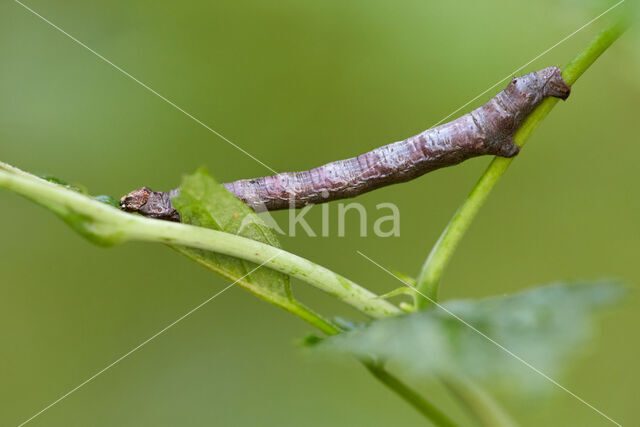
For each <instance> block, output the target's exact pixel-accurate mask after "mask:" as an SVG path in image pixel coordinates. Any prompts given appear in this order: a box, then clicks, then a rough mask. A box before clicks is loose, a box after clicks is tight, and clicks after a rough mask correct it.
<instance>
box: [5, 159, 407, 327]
mask: <svg viewBox="0 0 640 427" xmlns="http://www.w3.org/2000/svg"><path fill="white" fill-rule="evenodd" d="M0 187H4V188H7V189H9V190H13V191H15V192H16V193H19V194H22V195H23V196H26V197H27V198H29V199H32V200H33V201H35V202H36V203H39V204H41V205H43V206H45V207H47V208H49V209H51V210H52V211H54V212H56V213H57V214H58V215H59V216H60V217H61V218H63V219H64V220H65V221H66V222H67V223H69V225H71V226H72V227H73V228H75V229H76V231H78V232H80V233H81V234H83V235H84V236H85V237H87V238H88V239H90V240H91V241H93V242H94V243H97V244H101V245H105V246H108V245H113V244H116V243H121V242H124V241H127V240H139V241H146V242H159V243H166V244H170V245H183V246H189V247H193V248H199V249H204V250H210V251H213V252H217V253H221V254H225V255H230V256H233V257H237V258H241V259H245V260H247V261H252V262H254V263H257V264H263V265H264V266H266V267H268V268H271V269H274V270H277V271H280V272H282V273H285V274H288V275H290V276H293V277H297V278H299V279H301V280H303V281H305V282H307V283H309V284H311V285H313V286H315V287H317V288H318V289H321V290H323V291H325V292H327V293H329V294H331V295H333V296H335V297H336V298H339V299H340V300H342V301H344V302H345V303H347V304H350V305H351V306H353V307H355V308H356V309H358V310H360V311H362V312H363V313H365V314H367V315H369V316H371V317H374V318H380V317H384V316H388V315H392V314H397V313H400V310H399V309H398V308H397V307H396V306H395V305H393V304H391V303H389V302H388V301H385V300H383V299H379V298H377V295H376V294H374V293H372V292H370V291H368V290H367V289H365V288H362V287H361V286H359V285H357V284H356V283H354V282H352V281H351V280H348V279H346V278H344V277H342V276H340V275H339V274H336V273H334V272H333V271H331V270H329V269H327V268H325V267H322V266H320V265H318V264H315V263H313V262H311V261H309V260H307V259H305V258H302V257H299V256H297V255H294V254H292V253H289V252H286V251H284V250H282V249H279V248H275V247H273V246H269V245H267V244H264V243H260V242H257V241H255V240H251V239H247V238H244V237H240V236H236V235H233V234H228V233H224V232H221V231H216V230H210V229H206V228H202V227H195V226H192V225H187V224H179V223H173V222H167V221H158V220H153V219H148V218H144V217H142V216H138V215H131V214H127V213H124V212H121V211H120V210H118V209H116V208H114V207H112V206H109V205H106V204H104V203H101V202H98V201H95V200H93V199H92V198H90V197H88V196H85V195H83V194H80V193H77V192H75V191H72V190H69V189H67V188H65V187H63V186H60V185H56V184H52V183H50V182H47V181H45V180H43V179H40V178H38V177H36V176H33V175H31V174H28V173H26V172H24V171H20V170H19V169H17V168H13V167H11V166H9V165H3V164H0ZM265 299H268V298H265ZM273 302H274V303H275V304H277V305H280V306H283V305H282V304H279V303H280V301H273ZM283 308H285V309H287V310H289V311H292V312H293V313H294V314H300V313H301V311H300V310H302V309H301V308H300V307H298V306H296V307H293V306H291V307H287V306H283ZM309 319H310V318H309V317H308V315H307V317H306V318H305V320H309ZM316 326H317V325H316ZM325 329H326V327H325Z"/></svg>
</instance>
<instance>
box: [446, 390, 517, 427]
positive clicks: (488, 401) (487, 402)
mask: <svg viewBox="0 0 640 427" xmlns="http://www.w3.org/2000/svg"><path fill="white" fill-rule="evenodd" d="M440 380H441V382H442V384H444V386H445V387H446V388H447V389H448V390H449V391H450V392H451V393H452V394H453V395H454V396H455V397H456V398H457V400H458V401H459V402H461V403H463V404H464V406H465V407H466V408H467V410H468V412H469V414H470V415H471V416H472V417H473V418H475V420H476V421H477V422H478V423H479V424H480V425H482V426H485V427H516V426H517V424H516V423H515V421H513V419H511V417H510V416H509V414H507V413H506V412H505V410H504V409H503V408H502V407H501V406H500V405H499V404H498V402H496V401H495V400H494V399H493V397H492V396H491V395H490V394H489V393H487V392H486V391H485V390H483V389H482V387H480V386H478V384H476V383H475V382H473V381H471V380H468V379H467V380H463V379H461V378H458V379H457V380H453V379H448V378H440Z"/></svg>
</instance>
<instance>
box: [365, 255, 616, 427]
mask: <svg viewBox="0 0 640 427" xmlns="http://www.w3.org/2000/svg"><path fill="white" fill-rule="evenodd" d="M356 252H357V253H358V255H361V256H362V257H363V258H365V259H366V260H367V261H369V262H371V263H372V264H374V265H375V266H377V267H378V268H380V269H381V270H383V271H385V272H386V273H388V274H389V275H390V276H392V277H394V278H395V279H397V280H399V281H400V282H401V283H403V284H404V285H405V286H406V287H408V288H410V289H413V290H414V291H416V292H417V293H419V294H420V295H422V296H423V297H425V298H426V299H427V300H428V301H429V302H430V303H432V304H434V305H435V306H436V307H438V308H440V309H441V310H443V311H444V312H445V313H447V314H449V315H450V316H452V317H453V318H455V319H456V320H458V321H459V322H460V323H462V324H463V325H465V326H467V327H468V328H470V329H471V330H473V331H474V332H476V333H478V334H479V335H480V336H482V337H483V338H485V339H486V340H487V341H489V342H490V343H492V344H494V345H496V346H497V347H498V348H499V349H501V350H502V351H504V352H505V353H507V354H508V355H509V356H511V357H513V358H515V359H516V360H518V361H519V362H522V363H523V364H524V365H525V366H527V367H528V368H530V369H531V370H532V371H534V372H535V373H537V374H538V375H540V376H542V377H543V378H544V379H546V380H548V381H549V382H550V383H552V384H553V385H555V386H557V387H558V388H560V389H562V390H564V391H565V392H567V393H569V394H570V395H571V396H573V397H574V398H576V399H577V400H579V401H580V402H582V403H583V404H585V405H586V406H588V407H589V408H591V409H593V410H594V411H595V412H597V413H598V414H600V415H602V416H603V417H604V418H606V419H607V420H609V421H611V422H612V423H613V424H615V425H617V426H619V427H622V424H620V423H618V422H617V421H615V420H614V419H613V418H611V417H609V416H608V415H607V414H605V413H604V412H602V411H601V410H599V409H598V408H596V407H595V406H593V405H591V404H590V403H589V402H587V401H586V400H584V399H583V398H581V397H580V396H578V395H577V394H575V393H574V392H572V391H571V390H569V389H568V388H566V387H565V386H563V385H562V384H560V383H559V382H557V381H556V380H554V379H553V378H551V377H550V376H548V375H547V374H545V373H544V372H542V371H541V370H539V369H538V368H536V367H535V366H533V365H532V364H530V363H529V362H527V361H526V360H524V359H523V358H521V357H520V356H518V355H517V354H515V353H514V352H512V351H511V350H509V349H508V348H506V347H505V346H503V345H502V344H500V343H499V342H497V341H495V340H494V339H493V338H491V337H490V336H488V335H487V334H485V333H484V332H482V331H480V330H478V329H477V328H476V327H475V326H473V325H471V324H469V323H468V322H466V321H465V320H464V319H462V318H461V317H460V316H458V315H456V314H455V313H453V312H451V310H449V309H447V308H446V307H444V306H442V305H441V304H438V303H437V302H436V301H434V300H433V299H431V298H429V297H428V296H426V295H425V294H423V293H422V292H420V291H419V290H418V289H417V288H416V287H415V286H413V285H411V284H410V283H407V282H405V281H404V280H402V279H400V278H399V277H398V276H396V275H395V274H393V273H392V272H391V271H389V270H388V269H386V268H385V267H383V266H382V265H380V264H378V263H377V262H376V261H374V260H372V259H371V258H369V257H368V256H366V255H365V254H363V253H362V252H360V251H356Z"/></svg>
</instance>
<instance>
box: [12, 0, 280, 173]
mask: <svg viewBox="0 0 640 427" xmlns="http://www.w3.org/2000/svg"><path fill="white" fill-rule="evenodd" d="M14 1H15V2H16V3H18V4H19V5H20V6H22V7H24V8H25V9H26V10H28V11H29V12H31V13H33V14H34V15H35V16H37V17H38V18H40V19H41V20H43V21H44V22H46V23H47V24H49V25H51V26H52V27H53V28H55V29H56V30H58V31H60V32H61V33H62V34H64V35H65V36H67V37H69V38H70V39H71V40H73V41H74V42H76V43H77V44H79V45H80V46H82V47H83V48H85V49H87V50H88V51H89V52H91V53H93V54H94V55H95V56H97V57H98V58H100V59H101V60H103V61H104V62H106V63H107V64H109V65H111V66H112V67H113V68H115V69H116V70H118V71H120V72H121V73H122V74H124V75H125V76H127V77H129V78H130V79H131V80H133V81H134V82H136V83H138V84H139V85H140V86H142V87H143V88H145V89H146V90H148V91H149V92H151V93H153V94H154V95H156V96H157V97H158V98H160V99H162V100H163V101H164V102H166V103H167V104H169V105H171V106H172V107H173V108H175V109H176V110H178V111H180V112H181V113H182V114H184V115H185V116H187V117H189V118H190V119H192V120H193V121H195V122H196V123H198V124H199V125H200V126H202V127H204V128H205V129H207V130H208V131H209V132H211V133H213V134H214V135H216V136H218V137H219V138H221V139H223V140H224V141H226V142H228V143H229V144H231V145H232V146H233V147H235V148H236V149H237V150H240V151H241V152H243V153H244V154H246V155H247V156H249V157H251V158H252V159H253V160H255V161H256V162H258V163H260V164H261V165H262V166H264V167H265V168H267V169H269V170H270V171H271V172H273V173H274V174H277V173H278V172H276V171H275V170H274V169H272V168H271V167H269V166H268V165H266V164H265V163H263V162H262V161H261V160H259V159H257V158H256V157H255V156H253V155H252V154H251V153H249V152H248V151H246V150H245V149H243V148H242V147H240V146H239V145H238V144H235V143H234V142H232V141H231V140H229V139H228V138H227V137H225V136H224V135H222V134H221V133H220V132H218V131H216V130H215V129H213V128H211V127H210V126H208V125H207V124H206V123H204V122H202V121H201V120H200V119H198V118H197V117H195V116H194V115H192V114H191V113H189V112H188V111H186V110H185V109H184V108H182V107H180V106H179V105H177V104H176V103H174V102H173V101H171V100H170V99H168V98H167V97H165V96H164V95H162V94H160V93H158V92H157V91H155V90H154V89H153V88H151V87H149V86H148V85H146V84H145V83H143V82H141V81H140V80H138V79H137V78H135V77H134V76H132V75H131V74H129V73H128V72H126V71H125V70H123V69H122V68H121V67H119V66H118V65H116V64H114V63H113V62H111V61H110V60H109V59H107V58H105V57H104V56H102V55H101V54H99V53H98V52H96V51H95V50H93V49H91V48H90V47H89V46H87V45H86V44H84V43H83V42H81V41H80V40H78V39H77V38H75V37H74V36H72V35H71V34H69V33H67V32H66V31H65V30H63V29H62V28H60V27H59V26H57V25H56V24H54V23H53V22H51V21H50V20H48V19H47V18H45V17H44V16H42V15H40V14H39V13H38V12H36V11H35V10H33V9H31V8H30V7H29V6H27V5H26V4H24V3H22V2H21V1H20V0H14Z"/></svg>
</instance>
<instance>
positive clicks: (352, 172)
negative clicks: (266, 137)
mask: <svg viewBox="0 0 640 427" xmlns="http://www.w3.org/2000/svg"><path fill="white" fill-rule="evenodd" d="M570 91H571V88H570V86H569V85H567V83H566V82H565V81H564V80H563V79H562V77H561V71H560V69H559V68H557V67H549V68H545V69H542V70H539V71H535V72H532V73H529V74H527V75H524V76H522V77H517V78H514V79H513V80H512V81H511V82H510V83H509V85H508V86H507V87H506V88H505V89H504V90H503V91H501V92H499V93H498V94H497V95H496V96H494V97H493V98H491V99H490V100H489V101H488V102H487V103H485V104H484V105H482V106H481V107H479V108H477V109H475V110H473V111H471V112H470V113H467V114H465V115H463V116H461V117H459V118H457V119H455V120H453V121H450V122H448V123H445V124H443V125H440V126H437V127H434V128H431V129H427V130H425V131H424V132H422V133H419V134H418V135H415V136H412V137H410V138H407V139H405V140H403V141H398V142H394V143H391V144H388V145H384V146H382V147H379V148H376V149H374V150H371V151H369V152H367V153H364V154H361V155H359V156H357V157H352V158H350V159H345V160H338V161H335V162H331V163H327V164H325V165H323V166H320V167H317V168H314V169H311V170H307V171H302V172H284V173H279V174H277V175H271V176H265V177H260V178H253V179H241V180H238V181H234V182H230V183H225V184H223V185H224V186H225V187H226V188H227V190H229V191H230V192H231V193H233V194H235V195H236V196H237V197H238V198H239V199H240V200H242V201H243V202H244V203H246V204H247V205H248V206H249V207H251V208H252V209H254V210H257V211H260V210H278V209H290V208H300V207H303V206H306V205H309V204H315V203H323V202H328V201H332V200H337V199H343V198H348V197H355V196H357V195H359V194H362V193H366V192H368V191H371V190H374V189H376V188H380V187H383V186H386V185H390V184H396V183H400V182H405V181H409V180H412V179H414V178H417V177H419V176H421V175H424V174H425V173H427V172H431V171H433V170H435V169H439V168H442V167H446V166H452V165H456V164H458V163H460V162H462V161H464V160H467V159H469V158H472V157H477V156H482V155H487V154H489V155H496V156H503V157H512V156H515V155H516V154H518V151H519V147H518V146H517V145H516V144H515V143H514V141H513V136H514V134H515V133H516V131H517V130H518V129H519V128H520V126H521V125H522V123H523V122H524V120H525V118H526V117H527V115H529V113H531V112H532V111H533V109H534V108H535V107H537V106H538V105H539V104H540V103H541V102H542V101H543V100H544V99H545V98H547V97H549V96H553V97H557V98H561V99H566V98H567V97H568V96H569V93H570ZM176 191H177V190H173V193H174V194H175V192H176ZM120 206H121V208H122V209H124V210H126V211H133V212H139V213H141V214H143V215H145V216H149V217H154V218H160V219H168V220H173V221H176V220H177V221H179V214H178V213H177V212H176V211H175V209H173V207H172V206H171V201H170V197H169V195H168V194H167V193H163V192H154V191H151V190H150V189H148V188H142V189H139V190H135V191H133V192H131V193H129V194H128V195H126V196H124V197H123V198H122V200H121V201H120Z"/></svg>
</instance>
